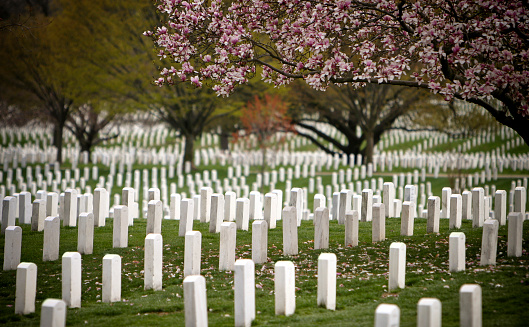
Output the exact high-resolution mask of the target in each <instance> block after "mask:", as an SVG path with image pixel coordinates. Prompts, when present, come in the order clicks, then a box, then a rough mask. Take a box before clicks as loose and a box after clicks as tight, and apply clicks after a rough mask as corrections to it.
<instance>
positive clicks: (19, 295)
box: [15, 262, 37, 315]
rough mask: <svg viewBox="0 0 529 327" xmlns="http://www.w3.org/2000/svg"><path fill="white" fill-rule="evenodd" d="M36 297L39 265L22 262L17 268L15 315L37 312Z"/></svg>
mask: <svg viewBox="0 0 529 327" xmlns="http://www.w3.org/2000/svg"><path fill="white" fill-rule="evenodd" d="M36 295H37V265H36V264H34V263H31V262H21V263H20V264H19V265H18V266H17V280H16V291H15V313H16V314H21V315H27V314H30V313H33V312H35V297H36Z"/></svg>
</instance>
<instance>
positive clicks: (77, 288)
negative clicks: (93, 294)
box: [62, 252, 82, 308]
mask: <svg viewBox="0 0 529 327" xmlns="http://www.w3.org/2000/svg"><path fill="white" fill-rule="evenodd" d="M81 284H82V280H81V254H80V253H79V252H65V253H64V254H63V255H62V300H63V301H64V303H66V306H67V307H69V308H80V307H81Z"/></svg>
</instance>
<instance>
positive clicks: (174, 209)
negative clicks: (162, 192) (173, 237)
mask: <svg viewBox="0 0 529 327" xmlns="http://www.w3.org/2000/svg"><path fill="white" fill-rule="evenodd" d="M181 203H182V196H181V195H180V194H178V193H174V194H171V200H170V203H169V219H173V220H180V219H181V215H180V213H181V209H180V204H181ZM191 219H193V216H191ZM180 236H183V235H180Z"/></svg>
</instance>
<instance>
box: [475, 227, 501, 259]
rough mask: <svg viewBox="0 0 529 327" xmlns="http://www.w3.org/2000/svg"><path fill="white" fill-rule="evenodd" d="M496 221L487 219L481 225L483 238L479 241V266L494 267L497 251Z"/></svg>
mask: <svg viewBox="0 0 529 327" xmlns="http://www.w3.org/2000/svg"><path fill="white" fill-rule="evenodd" d="M498 227H499V224H498V221H497V220H495V219H487V220H485V222H484V223H483V236H482V239H481V257H480V262H479V264H480V266H486V265H495V264H496V252H497V249H498Z"/></svg>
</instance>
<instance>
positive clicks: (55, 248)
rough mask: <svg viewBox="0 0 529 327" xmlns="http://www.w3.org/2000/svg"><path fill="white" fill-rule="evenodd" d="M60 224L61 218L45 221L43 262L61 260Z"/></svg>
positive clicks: (51, 218)
mask: <svg viewBox="0 0 529 327" xmlns="http://www.w3.org/2000/svg"><path fill="white" fill-rule="evenodd" d="M60 224H61V220H60V219H59V217H48V218H46V219H44V241H43V245H42V261H55V260H58V259H59V240H60V231H61V225H60Z"/></svg>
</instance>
